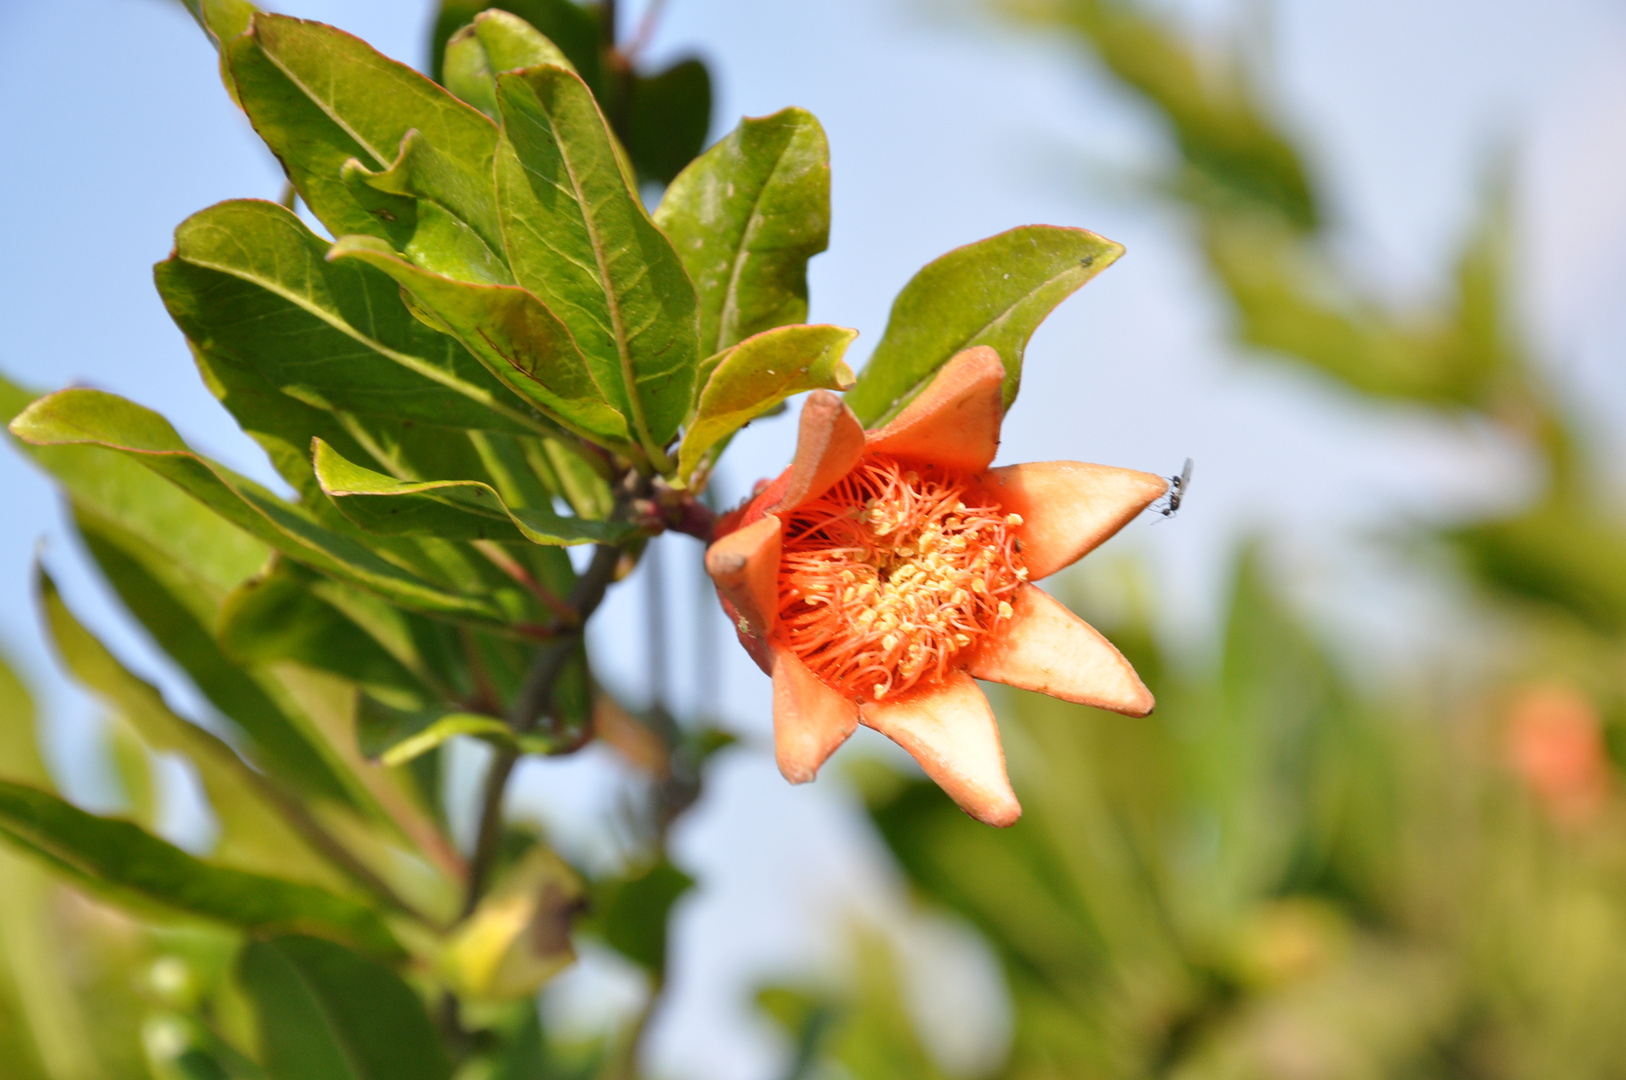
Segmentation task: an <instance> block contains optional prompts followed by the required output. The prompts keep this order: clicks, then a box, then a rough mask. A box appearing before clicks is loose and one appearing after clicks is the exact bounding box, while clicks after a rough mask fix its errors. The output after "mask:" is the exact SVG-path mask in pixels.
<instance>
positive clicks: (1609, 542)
mask: <svg viewBox="0 0 1626 1080" xmlns="http://www.w3.org/2000/svg"><path fill="white" fill-rule="evenodd" d="M1590 500H1591V495H1590V493H1589V494H1588V495H1586V496H1584V497H1582V498H1580V499H1577V500H1575V501H1573V502H1572V501H1570V500H1567V499H1563V498H1556V499H1555V498H1549V499H1546V500H1543V501H1542V502H1541V503H1540V504H1538V505H1537V506H1535V507H1532V508H1531V509H1530V510H1528V511H1526V512H1524V513H1523V514H1519V515H1517V516H1516V517H1513V518H1509V519H1505V520H1502V521H1490V522H1484V523H1482V524H1477V525H1470V526H1466V527H1463V528H1458V529H1453V530H1450V531H1448V532H1447V533H1446V538H1447V540H1448V541H1450V542H1451V543H1452V544H1453V546H1455V547H1456V549H1457V550H1458V551H1459V552H1461V554H1462V556H1463V560H1464V562H1465V563H1466V564H1467V566H1468V568H1469V569H1470V571H1471V572H1472V574H1473V576H1474V577H1475V578H1476V579H1478V580H1479V581H1480V582H1482V583H1484V584H1486V585H1488V586H1490V587H1491V588H1492V589H1494V590H1496V591H1498V592H1500V593H1502V594H1503V595H1505V596H1509V597H1512V598H1515V599H1519V600H1526V601H1535V602H1537V603H1541V604H1546V605H1550V606H1552V607H1555V608H1558V609H1560V610H1563V611H1567V612H1569V613H1570V614H1571V615H1573V616H1574V617H1575V618H1577V619H1579V620H1580V621H1581V622H1582V623H1584V624H1586V625H1587V626H1589V627H1591V628H1592V629H1593V630H1595V631H1596V632H1598V633H1601V634H1606V635H1616V634H1619V633H1620V632H1621V631H1622V630H1626V560H1623V559H1622V558H1621V553H1622V552H1623V551H1626V531H1623V530H1622V529H1621V527H1620V526H1619V524H1618V523H1617V522H1616V521H1615V520H1614V519H1613V518H1605V517H1603V516H1601V515H1599V514H1597V513H1596V512H1595V511H1594V510H1593V507H1592V504H1591V501H1590Z"/></svg>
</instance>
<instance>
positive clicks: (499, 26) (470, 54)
mask: <svg viewBox="0 0 1626 1080" xmlns="http://www.w3.org/2000/svg"><path fill="white" fill-rule="evenodd" d="M444 55H445V66H444V77H443V79H442V81H443V82H444V83H445V84H446V89H448V90H450V91H451V92H452V93H454V94H456V95H457V96H458V97H460V98H462V99H463V100H464V101H466V102H468V103H469V104H470V105H473V106H474V107H475V108H477V109H479V110H480V111H481V112H483V113H485V114H486V115H487V116H489V117H491V118H492V119H493V120H495V119H496V118H497V72H499V71H517V70H518V69H520V68H528V67H535V66H536V65H538V64H555V65H557V66H559V67H562V68H569V69H570V70H572V71H575V70H576V68H575V65H574V64H572V63H571V62H570V59H569V57H567V56H565V54H564V53H562V52H560V51H559V47H558V46H557V45H555V44H554V43H553V42H551V41H549V40H548V39H547V38H546V37H545V36H544V35H543V34H542V32H541V31H539V30H537V29H536V27H534V26H532V25H531V24H530V23H528V22H526V21H525V20H524V19H522V18H520V17H519V16H517V15H511V14H509V13H508V12H506V11H502V10H499V9H496V8H493V9H490V10H487V11H482V12H481V13H480V14H478V15H476V16H475V17H474V22H472V23H470V24H469V25H467V26H465V27H463V28H462V29H461V30H459V31H458V32H457V33H455V34H453V35H452V36H451V38H450V39H449V40H448V41H447V42H446V51H445V54H444Z"/></svg>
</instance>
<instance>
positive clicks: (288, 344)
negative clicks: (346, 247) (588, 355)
mask: <svg viewBox="0 0 1626 1080" xmlns="http://www.w3.org/2000/svg"><path fill="white" fill-rule="evenodd" d="M328 248H329V245H328V244H327V243H326V242H325V241H323V240H322V239H321V238H320V237H318V236H317V235H316V234H315V233H313V232H311V231H310V230H309V229H308V228H306V227H305V225H304V223H303V222H301V221H300V220H299V219H298V218H297V217H296V216H294V215H293V214H291V213H289V212H288V211H287V210H285V209H283V208H282V207H280V206H277V205H276V204H275V203H267V202H256V201H252V200H246V199H243V200H234V201H232V202H225V203H220V204H218V205H216V206H213V207H210V208H209V209H207V210H203V211H200V212H199V213H197V214H194V215H192V217H190V218H188V219H187V220H186V221H184V222H182V223H181V225H180V227H179V228H178V229H176V231H175V254H174V255H173V256H172V257H171V258H169V259H168V260H166V261H164V262H162V263H160V264H158V268H157V270H156V277H157V281H158V291H159V293H160V295H162V296H163V298H164V303H165V305H166V306H167V307H168V308H169V312H170V315H171V316H172V317H173V318H174V319H175V321H176V323H177V324H179V326H180V327H181V329H182V330H183V331H184V332H185V333H186V335H187V337H189V338H191V339H192V340H193V341H194V342H196V343H197V344H198V346H199V347H201V348H203V349H205V350H206V351H208V352H210V353H213V354H218V355H221V356H223V357H226V358H228V359H230V360H232V361H233V362H234V363H236V364H239V365H242V366H246V367H250V368H252V369H254V370H255V371H257V372H259V373H260V374H261V375H263V376H264V377H265V378H266V379H267V380H268V381H269V382H270V383H271V384H272V385H274V386H275V387H277V388H278V389H279V390H281V391H283V392H284V393H287V394H290V395H292V396H293V397H295V398H298V399H299V400H301V401H304V402H306V403H308V404H311V405H315V406H318V407H321V408H326V409H340V410H343V411H346V412H351V413H359V414H364V415H376V416H382V417H388V418H391V419H394V420H413V421H416V422H418V423H421V424H427V425H431V426H434V427H453V428H476V429H480V428H484V429H492V430H499V431H513V432H527V431H538V430H545V426H544V425H542V424H540V423H539V422H538V421H536V420H534V419H533V418H531V417H530V416H529V415H527V412H526V410H525V409H524V407H523V406H522V405H521V404H520V403H519V402H517V401H514V400H513V398H512V397H511V396H510V394H509V392H508V391H507V390H506V389H504V388H503V386H502V385H501V384H500V383H499V382H498V381H497V380H496V379H494V378H493V377H492V376H491V375H490V374H489V373H488V372H487V371H486V370H485V369H484V368H483V367H481V365H480V364H479V363H478V362H477V361H476V360H475V359H474V357H472V356H470V355H469V354H468V352H467V351H466V350H465V349H464V348H463V347H462V346H461V345H459V344H458V343H457V341H455V340H454V339H452V338H450V337H447V336H446V335H444V334H440V333H437V332H436V331H434V330H431V329H430V328H429V327H426V326H424V325H423V324H422V323H421V322H419V321H418V320H417V319H415V318H413V316H412V315H411V313H410V312H408V310H407V308H406V306H405V305H403V304H402V303H401V300H400V289H399V286H398V285H397V284H396V283H395V282H394V281H392V280H391V279H390V278H389V277H388V276H387V275H385V274H381V273H379V272H378V271H377V270H376V269H374V268H373V267H370V266H365V265H361V264H358V263H355V262H329V261H328V260H327V258H326V256H327V253H328Z"/></svg>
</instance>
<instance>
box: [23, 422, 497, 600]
mask: <svg viewBox="0 0 1626 1080" xmlns="http://www.w3.org/2000/svg"><path fill="white" fill-rule="evenodd" d="M11 430H12V433H13V434H14V435H16V436H17V437H18V438H20V439H23V440H24V441H26V442H31V443H34V444H35V445H39V446H60V445H64V444H67V445H77V444H89V445H94V446H103V447H106V448H107V449H110V450H115V451H118V452H119V453H121V454H126V455H128V456H130V457H131V458H132V459H134V460H136V461H139V462H140V463H141V464H143V465H145V466H147V467H148V468H149V469H151V470H153V471H154V472H156V473H158V474H159V475H161V476H163V477H165V478H166V479H168V480H170V481H171V482H172V483H174V484H176V485H177V486H179V487H180V488H182V489H183V490H185V491H186V492H188V493H189V494H191V495H192V496H193V497H195V498H197V499H198V500H199V501H200V502H202V503H204V504H205V505H207V506H208V507H210V508H211V509H213V510H214V511H215V512H217V513H219V514H220V515H221V516H222V517H224V518H225V519H226V520H227V521H230V522H231V523H232V524H234V525H236V526H238V527H239V528H241V529H244V530H245V531H247V532H249V533H250V534H252V535H254V536H256V537H258V538H259V539H260V540H263V541H264V542H265V543H267V544H269V545H270V546H272V547H274V548H276V549H277V550H278V551H281V552H282V553H283V554H285V555H287V556H288V557H289V558H292V559H296V560H298V561H300V562H303V563H305V564H306V565H308V566H311V567H312V568H313V569H316V570H320V571H322V572H323V573H327V574H331V575H333V576H335V577H337V578H339V579H340V580H342V581H347V582H350V583H351V584H354V585H358V586H360V587H362V588H365V589H370V590H372V591H374V592H377V593H378V594H379V595H380V596H383V597H385V598H386V599H389V600H391V601H392V602H395V603H398V604H401V605H403V606H405V607H408V608H411V609H413V610H418V611H423V612H426V613H431V614H436V615H441V616H444V617H454V618H465V619H473V620H477V621H485V622H492V623H504V622H506V620H507V618H508V615H509V614H511V613H514V611H517V609H512V610H510V611H505V609H503V608H499V607H498V606H496V603H495V602H494V601H493V600H491V599H487V598H483V597H473V596H463V595H458V594H454V593H450V592H447V591H446V590H444V589H441V588H437V587H436V586H434V585H432V584H430V583H429V582H426V581H424V580H423V579H422V578H419V577H417V576H416V575H413V574H411V573H409V572H407V571H405V570H402V569H401V568H399V567H397V566H395V565H394V564H393V563H389V562H386V561H385V560H384V559H382V558H381V557H379V556H378V555H375V554H374V553H373V552H371V551H369V550H367V549H366V548H364V547H363V546H361V545H360V544H359V543H357V542H356V541H354V540H352V539H351V538H350V537H348V536H343V535H340V534H338V533H335V532H333V531H332V530H330V529H327V528H325V527H324V526H322V525H321V524H320V523H319V522H317V521H316V520H315V519H314V518H313V517H312V516H311V515H310V512H309V511H308V510H306V509H304V508H303V507H300V506H297V505H294V504H290V503H287V502H284V501H283V500H281V499H278V498H277V497H276V496H274V495H272V494H271V493H270V492H268V491H266V490H265V489H263V488H261V487H260V486H259V485H257V484H255V483H253V482H251V481H249V480H246V479H244V478H243V477H240V476H237V475H236V474H235V473H232V472H231V471H229V470H227V469H225V468H222V467H221V466H219V465H216V464H215V463H213V462H211V461H209V460H207V459H205V458H203V457H200V456H198V455H197V454H194V453H193V452H192V451H191V450H190V449H189V448H188V447H187V445H186V444H185V443H184V442H182V441H181V438H180V436H179V435H177V434H175V429H174V428H172V427H170V425H169V422H168V421H166V420H165V419H164V418H163V417H161V416H159V415H158V414H157V413H155V412H152V411H150V410H148V409H144V408H142V407H141V406H139V405H136V404H134V403H132V402H129V401H125V400H124V399H123V398H119V397H116V396H114V395H112V394H108V393H104V392H102V391H100V390H63V391H59V392H58V393H55V394H51V395H49V396H48V397H44V398H41V399H40V400H39V401H36V402H35V403H34V404H33V405H31V406H29V407H28V409H27V410H25V411H24V412H23V413H22V414H21V415H20V416H18V417H17V419H15V420H13V421H12V424H11Z"/></svg>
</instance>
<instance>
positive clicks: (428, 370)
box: [179, 255, 550, 435]
mask: <svg viewBox="0 0 1626 1080" xmlns="http://www.w3.org/2000/svg"><path fill="white" fill-rule="evenodd" d="M179 258H180V259H181V261H183V262H189V263H191V264H192V265H193V266H200V267H203V268H204V269H206V270H214V271H216V272H217V273H221V274H225V275H227V276H228V277H234V278H236V279H238V280H239V281H245V282H248V283H249V284H251V285H255V286H258V287H259V288H262V289H264V290H265V291H266V292H269V293H271V294H272V295H274V296H280V297H282V298H283V299H284V300H286V301H288V302H289V303H290V304H293V305H294V306H295V307H297V308H299V309H300V310H302V311H305V312H307V313H308V314H310V315H313V316H315V317H316V318H317V319H319V320H321V321H322V322H323V323H325V324H327V325H328V326H330V327H332V328H333V329H335V330H337V331H339V332H340V333H341V334H344V335H345V336H346V337H348V338H350V339H351V340H352V341H356V342H359V343H360V344H362V345H365V346H367V347H368V348H369V349H371V350H373V351H374V352H376V353H378V354H379V355H380V356H383V357H385V358H387V359H389V360H392V361H394V362H395V363H397V364H400V365H401V366H402V367H404V368H406V369H407V370H409V371H412V372H415V373H416V374H419V375H422V376H423V377H424V378H426V379H430V380H433V381H434V382H437V383H439V384H440V385H442V386H444V387H446V388H447V389H448V390H453V391H456V392H457V393H459V394H462V395H463V396H464V397H466V398H469V399H470V400H472V401H475V402H478V403H479V404H481V405H484V406H485V407H486V408H488V409H490V410H491V411H492V412H494V413H496V414H498V415H499V416H502V417H504V418H506V419H509V420H513V421H515V422H516V423H520V424H523V425H525V426H526V427H527V428H530V429H531V430H532V431H535V432H536V433H538V434H542V435H546V434H549V433H550V432H549V431H548V430H547V429H546V428H544V427H543V426H542V425H540V424H538V423H537V422H536V421H535V420H534V419H532V418H531V417H528V416H526V415H525V414H524V413H522V412H519V411H518V410H516V409H511V408H510V407H508V406H507V405H504V404H503V403H502V402H500V401H497V400H496V399H495V397H493V396H492V395H491V394H490V393H488V392H487V391H485V390H482V389H480V388H479V387H477V386H472V385H470V384H469V383H466V382H464V381H463V380H461V379H459V378H456V377H455V376H452V375H449V374H447V373H446V372H444V371H441V370H440V369H439V368H437V367H435V366H434V365H433V364H430V363H426V362H425V361H423V360H420V359H418V358H417V357H415V356H412V355H411V354H410V353H403V352H400V351H398V350H396V349H392V348H390V347H389V346H387V345H385V344H384V343H383V342H381V341H378V340H376V339H374V338H370V337H367V336H366V335H364V334H362V333H361V332H359V331H358V330H356V329H355V328H354V327H353V326H351V325H350V324H349V323H348V322H346V321H345V320H343V319H340V318H336V317H334V316H332V315H330V314H329V313H328V312H327V311H326V310H325V309H324V308H322V307H321V306H320V305H318V304H316V303H315V302H314V301H312V300H310V299H309V298H307V297H303V296H301V295H300V294H299V293H297V292H294V291H293V290H291V289H289V288H287V287H285V286H283V285H281V284H280V283H278V282H277V281H276V280H275V279H274V278H266V277H263V276H261V275H260V274H257V273H251V272H246V271H243V270H241V269H239V268H236V267H233V266H232V265H230V264H228V263H216V262H210V261H205V260H201V259H196V258H190V257H187V256H184V255H183V256H179ZM313 276H320V275H313ZM363 297H364V299H365V302H366V304H367V312H368V314H369V315H370V316H374V317H375V318H376V314H377V313H376V312H375V311H374V310H373V307H372V295H371V294H370V293H366V292H364V293H363Z"/></svg>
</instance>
